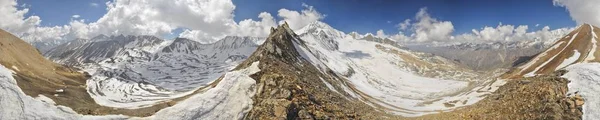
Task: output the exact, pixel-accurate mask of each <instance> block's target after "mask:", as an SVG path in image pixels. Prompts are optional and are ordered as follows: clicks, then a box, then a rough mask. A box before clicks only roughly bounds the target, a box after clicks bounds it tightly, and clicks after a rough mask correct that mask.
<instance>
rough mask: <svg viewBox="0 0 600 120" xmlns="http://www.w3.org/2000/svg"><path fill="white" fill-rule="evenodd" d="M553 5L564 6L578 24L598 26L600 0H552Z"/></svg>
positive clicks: (599, 23)
mask: <svg viewBox="0 0 600 120" xmlns="http://www.w3.org/2000/svg"><path fill="white" fill-rule="evenodd" d="M553 3H554V5H555V6H561V7H565V8H566V9H567V10H568V11H569V14H570V15H571V18H572V19H573V20H575V21H576V22H577V23H578V24H583V23H589V24H592V25H595V26H600V11H599V10H598V6H600V0H554V1H553Z"/></svg>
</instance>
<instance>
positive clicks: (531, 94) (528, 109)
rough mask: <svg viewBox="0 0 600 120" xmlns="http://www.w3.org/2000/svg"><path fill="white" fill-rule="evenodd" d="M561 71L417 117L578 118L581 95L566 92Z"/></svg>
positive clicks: (579, 116) (510, 85) (517, 81)
mask: <svg viewBox="0 0 600 120" xmlns="http://www.w3.org/2000/svg"><path fill="white" fill-rule="evenodd" d="M564 73H565V71H558V72H554V73H551V74H548V75H540V76H536V77H530V78H523V79H515V80H511V81H508V82H507V83H506V84H505V85H504V86H502V87H500V88H499V89H498V90H497V91H496V92H494V93H493V94H491V95H489V96H488V97H487V98H485V99H484V100H482V101H480V102H478V103H476V104H474V105H471V106H467V107H465V108H461V109H458V110H455V111H452V112H444V113H440V114H432V115H426V116H423V117H420V118H419V119H477V120H479V119H512V120H519V119H545V120H546V119H558V120H577V119H581V115H582V111H581V105H583V99H582V98H581V97H580V96H579V95H568V94H567V90H568V88H567V84H568V83H569V81H568V80H567V79H565V78H562V77H560V76H562V74H564Z"/></svg>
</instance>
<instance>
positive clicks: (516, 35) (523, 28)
mask: <svg viewBox="0 0 600 120" xmlns="http://www.w3.org/2000/svg"><path fill="white" fill-rule="evenodd" d="M528 29H529V27H528V26H527V25H520V26H517V27H515V26H514V25H502V24H499V25H498V26H496V27H488V26H486V27H483V28H481V30H476V29H473V30H472V33H467V34H462V35H458V36H455V38H454V39H455V40H458V41H471V42H473V41H475V42H481V41H522V40H532V41H543V42H553V41H554V40H556V39H558V38H560V37H562V36H564V35H566V34H568V33H569V32H571V31H572V30H573V29H574V28H559V29H554V30H550V27H549V26H544V27H543V28H542V29H541V30H538V31H533V32H527V30H528Z"/></svg>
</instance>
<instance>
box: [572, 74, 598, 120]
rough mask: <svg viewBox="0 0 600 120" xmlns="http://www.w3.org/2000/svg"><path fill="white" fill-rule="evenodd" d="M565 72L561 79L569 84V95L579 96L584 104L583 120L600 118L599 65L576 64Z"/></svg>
mask: <svg viewBox="0 0 600 120" xmlns="http://www.w3.org/2000/svg"><path fill="white" fill-rule="evenodd" d="M566 69H567V70H568V71H569V72H567V73H566V74H565V75H564V76H563V77H564V78H567V79H568V80H569V81H570V83H569V84H568V87H569V91H568V93H569V94H574V93H578V94H580V95H581V96H582V97H583V99H584V100H585V103H584V104H583V116H582V118H583V119H584V120H595V119H598V118H600V109H598V108H600V94H598V93H600V64H599V63H578V64H574V65H571V66H569V67H567V68H566Z"/></svg>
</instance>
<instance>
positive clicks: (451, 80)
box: [293, 22, 505, 116]
mask: <svg viewBox="0 0 600 120" xmlns="http://www.w3.org/2000/svg"><path fill="white" fill-rule="evenodd" d="M313 24H316V25H307V27H309V28H302V29H301V31H300V32H299V35H300V39H301V40H303V42H304V44H301V43H303V42H300V41H299V39H296V40H294V42H293V43H294V45H295V47H296V50H297V52H298V53H300V55H301V56H302V57H303V58H304V59H306V60H308V61H309V62H311V63H312V64H313V65H315V66H316V67H317V68H318V69H319V70H321V72H323V73H325V74H327V73H326V72H325V71H326V70H327V69H331V70H332V71H334V72H335V73H336V74H338V75H340V76H345V78H346V79H347V80H348V81H349V83H351V85H350V86H341V88H343V91H344V92H347V93H349V94H351V95H352V96H351V97H356V98H361V100H363V101H365V102H366V103H368V104H372V103H374V104H377V105H380V106H384V107H386V108H387V109H390V111H388V112H391V113H394V114H398V115H402V116H421V115H425V114H431V113H437V112H439V111H447V110H451V109H454V108H457V107H460V106H465V105H471V104H473V103H475V102H477V101H479V100H481V99H483V98H484V97H481V96H483V95H484V94H489V93H491V92H493V91H495V90H496V89H497V88H498V87H499V86H501V85H503V84H504V83H505V82H504V81H502V80H489V81H480V80H478V79H472V76H475V75H474V74H472V73H469V72H462V71H459V70H457V71H435V70H433V71H434V73H423V74H437V75H438V76H436V77H424V76H421V75H418V74H419V73H421V72H423V71H428V70H427V69H429V68H421V67H418V66H420V65H419V64H422V63H418V62H414V60H412V61H411V60H408V59H404V58H406V57H404V58H403V57H402V56H401V55H396V54H394V53H393V52H389V51H398V52H399V54H402V55H406V56H409V57H408V58H416V59H435V60H438V59H439V60H441V58H435V57H433V58H431V57H423V55H416V54H414V53H413V52H411V51H407V50H403V49H399V48H397V47H395V46H392V45H388V44H382V43H378V42H374V41H367V40H359V39H355V37H353V36H351V35H347V36H340V35H338V33H341V32H336V31H337V30H330V29H332V28H331V27H327V26H325V27H323V26H324V25H321V24H320V23H319V22H317V23H313ZM310 27H322V28H310ZM302 31H304V32H308V33H302ZM376 46H382V47H380V48H378V47H376ZM382 49H383V50H382ZM435 60H434V61H435ZM425 64H426V63H425ZM432 64H433V63H432ZM442 64H443V63H441V64H440V63H435V64H434V65H433V66H441V65H442ZM414 66H417V67H414ZM424 66H427V65H424ZM473 82H476V83H473ZM325 84H326V85H329V84H328V83H325ZM475 84H476V85H475ZM474 86H478V87H474ZM348 87H351V88H355V89H356V90H357V91H353V90H351V89H348ZM477 90H479V91H480V92H475V91H477ZM358 92H360V93H364V94H366V95H368V97H361V96H360V95H358V94H356V93H358ZM362 98H364V99H362ZM371 98H372V99H371ZM451 101H459V102H453V105H454V106H453V107H447V106H445V104H444V103H448V102H451Z"/></svg>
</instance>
